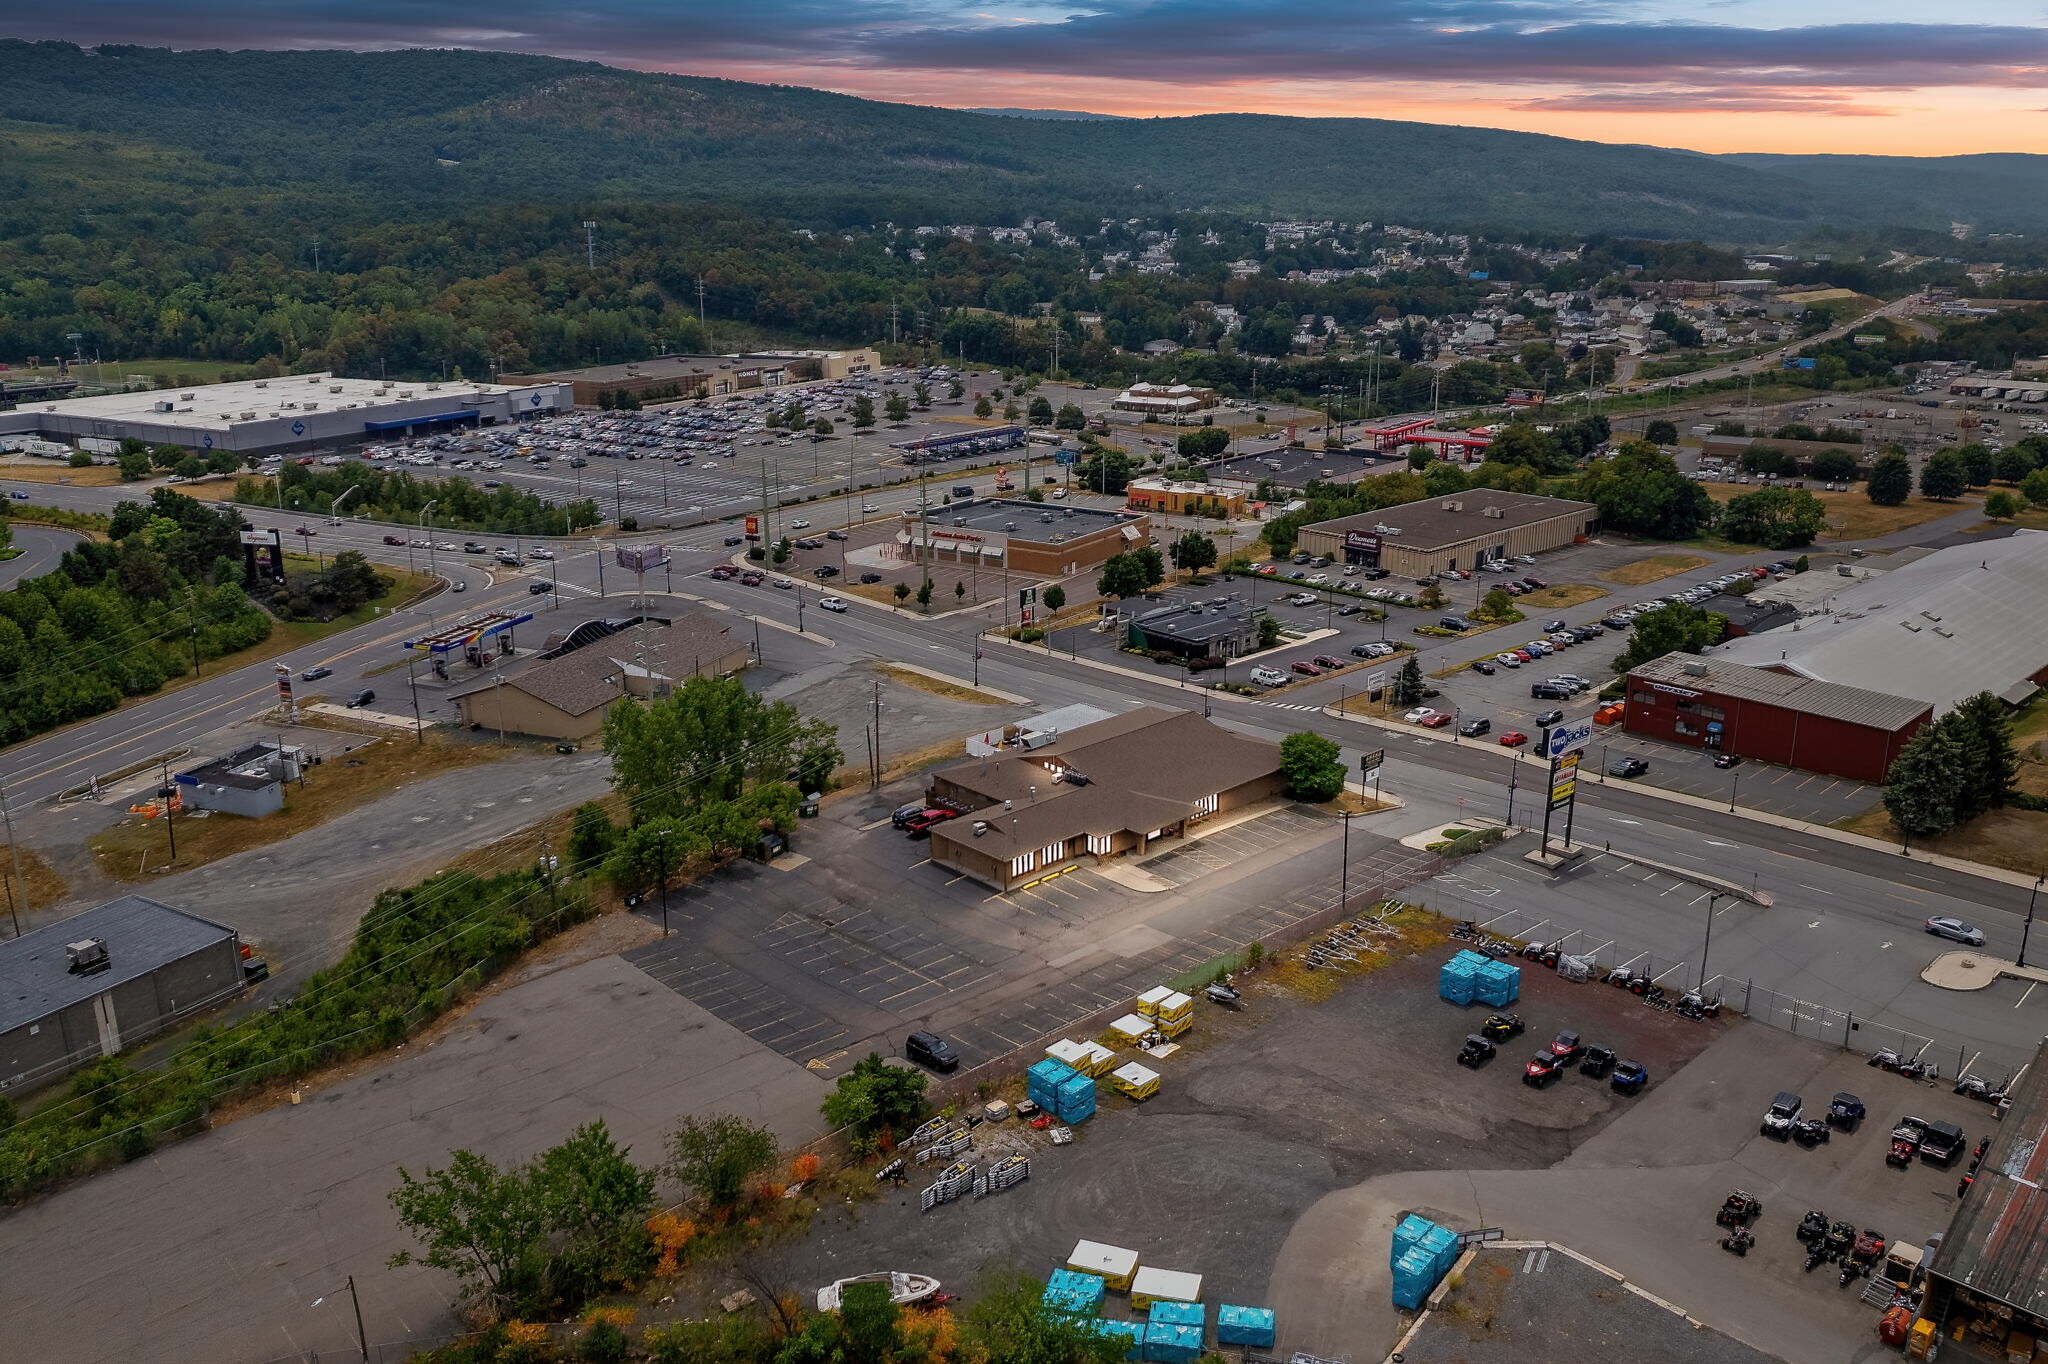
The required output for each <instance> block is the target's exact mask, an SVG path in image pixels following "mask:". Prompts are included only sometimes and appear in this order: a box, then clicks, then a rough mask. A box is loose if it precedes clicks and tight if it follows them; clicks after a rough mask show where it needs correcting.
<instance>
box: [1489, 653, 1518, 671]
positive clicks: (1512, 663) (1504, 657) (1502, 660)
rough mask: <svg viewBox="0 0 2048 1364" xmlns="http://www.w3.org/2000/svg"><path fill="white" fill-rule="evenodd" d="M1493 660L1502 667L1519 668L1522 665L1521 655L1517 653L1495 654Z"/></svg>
mask: <svg viewBox="0 0 2048 1364" xmlns="http://www.w3.org/2000/svg"><path fill="white" fill-rule="evenodd" d="M1493 661H1494V662H1496V663H1498V664H1500V665H1501V666H1502V667H1503V668H1519V667H1521V666H1522V656H1521V655H1520V654H1518V653H1500V654H1495V655H1494V656H1493Z"/></svg>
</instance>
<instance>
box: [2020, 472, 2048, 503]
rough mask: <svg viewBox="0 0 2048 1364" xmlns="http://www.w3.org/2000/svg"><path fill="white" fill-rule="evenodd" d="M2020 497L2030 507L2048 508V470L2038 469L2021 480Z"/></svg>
mask: <svg viewBox="0 0 2048 1364" xmlns="http://www.w3.org/2000/svg"><path fill="white" fill-rule="evenodd" d="M2020 496H2021V497H2024V498H2026V499H2027V502H2028V504H2029V505H2030V506H2035V507H2048V468H2044V469H2036V470H2034V472H2032V473H2030V474H2028V475H2027V476H2026V477H2025V478H2023V479H2021V480H2020Z"/></svg>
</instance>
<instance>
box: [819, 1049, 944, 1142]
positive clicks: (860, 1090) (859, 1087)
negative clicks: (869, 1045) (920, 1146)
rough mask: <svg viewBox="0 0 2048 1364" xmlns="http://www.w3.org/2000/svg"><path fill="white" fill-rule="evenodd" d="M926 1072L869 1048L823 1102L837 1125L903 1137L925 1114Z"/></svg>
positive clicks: (830, 1120) (867, 1133)
mask: <svg viewBox="0 0 2048 1364" xmlns="http://www.w3.org/2000/svg"><path fill="white" fill-rule="evenodd" d="M924 1090H925V1076H924V1072H923V1071H921V1070H912V1069H911V1068H910V1067H908V1066H892V1065H890V1064H889V1063H888V1062H886V1061H884V1060H883V1059H882V1058H881V1056H880V1055H879V1054H878V1053H875V1052H869V1053H868V1054H867V1055H866V1056H864V1057H862V1058H861V1059H860V1060H858V1061H856V1062H854V1064H853V1068H852V1069H851V1070H849V1071H847V1072H846V1074H844V1075H842V1076H840V1077H839V1082H838V1083H837V1084H836V1085H834V1086H833V1087H832V1092H831V1093H830V1094H827V1095H826V1096H825V1101H824V1103H823V1104H822V1105H820V1109H821V1111H822V1112H823V1113H824V1115H825V1121H826V1122H827V1123H829V1124H831V1126H832V1127H833V1128H835V1129H837V1128H841V1127H850V1128H852V1129H853V1130H854V1131H855V1132H858V1133H860V1134H861V1135H863V1136H875V1135H877V1134H879V1133H881V1132H884V1131H888V1132H893V1133H895V1134H896V1136H897V1137H898V1138H899V1139H900V1138H901V1137H903V1136H904V1135H905V1134H907V1133H908V1132H909V1131H910V1130H911V1129H912V1128H913V1127H915V1126H916V1125H917V1120H918V1119H919V1118H920V1117H922V1116H923V1115H924Z"/></svg>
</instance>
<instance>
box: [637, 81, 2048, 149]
mask: <svg viewBox="0 0 2048 1364" xmlns="http://www.w3.org/2000/svg"><path fill="white" fill-rule="evenodd" d="M642 69H647V70H667V69H672V68H668V67H663V66H657V65H655V64H652V63H648V64H644V65H642ZM686 74H693V75H700V76H720V77H725V78H727V79H731V80H743V81H758V82H767V83H773V84H780V85H803V86H811V87H814V88H817V89H823V90H831V91H836V92H837V93H840V94H846V95H855V96H858V97H860V98H863V99H873V100H882V101H886V102H889V103H894V104H920V105H937V106H941V107H947V108H967V107H979V108H1021V109H1082V110H1087V111H1090V112H1092V113H1099V114H1120V115H1123V116H1125V117H1127V118H1171V117H1183V116H1187V115H1194V114H1222V113H1254V114H1282V115H1289V116H1293V117H1299V118H1383V119H1394V120H1400V121H1405V122H1417V123H1435V124H1448V125H1461V126H1465V127H1477V128H1501V129H1507V130H1510V131H1516V132H1528V133H1545V134H1549V135H1552V136H1556V137H1568V138H1575V139H1580V140H1584V141H1589V142H1612V143H1644V144H1648V145H1653V146H1659V147H1679V148H1686V149H1689V150H1692V151H1700V152H1710V153H1712V152H1782V153H1795V154H1796V153H1819V152H1833V153H1854V154H1864V155H1877V156H1950V155H1962V154H1968V153H1973V152H2041V151H2048V108H2042V107H2038V106H2035V107H2030V106H2029V105H2027V104H2026V103H2025V101H2026V100H2027V98H2028V97H2027V96H2026V95H2024V94H2023V93H2022V92H2018V91H2013V90H2000V89H1989V88H1954V87H1944V88H1938V89H1887V90H1860V89H1843V90H1832V89H1814V88H1805V89H1796V90H1790V91H1782V92H1781V91H1759V92H1757V93H1758V95H1759V96H1760V97H1764V98H1769V97H1772V96H1778V97H1781V98H1785V99H1786V100H1787V102H1788V103H1791V104H1794V105H1795V106H1796V105H1797V104H1799V103H1801V102H1807V103H1812V104H1814V105H1815V106H1816V107H1814V108H1799V107H1793V108H1790V109H1786V110H1777V111H1767V112H1754V111H1747V110H1740V109H1717V108H1713V107H1711V106H1708V107H1704V108H1684V107H1672V108H1668V109H1660V108H1655V107H1648V108H1621V109H1596V110H1573V109H1550V108H1543V107H1540V102H1541V101H1546V100H1558V99H1564V98H1569V97H1570V96H1572V95H1573V94H1574V93H1576V92H1574V91H1573V90H1571V89H1569V88H1566V87H1559V86H1540V85H1527V86H1490V87H1485V88H1481V87H1478V86H1476V85H1470V84H1459V83H1443V84H1435V85H1431V84H1425V83H1419V82H1418V83H1413V84H1410V83H1396V82H1384V81H1382V82H1374V83H1371V84H1364V83H1361V84H1360V85H1358V86H1355V87H1342V86H1338V85H1335V84H1333V83H1331V82H1309V81H1303V82H1286V81H1259V82H1241V83H1236V84H1230V83H1222V82H1209V83H1206V84H1203V85H1199V86H1180V85H1173V84H1169V83H1166V82H1163V81H1162V82H1158V83H1152V82H1145V81H1126V80H1112V79H1106V78H1102V77H1090V76H1065V75H1060V74H1046V75H1040V74H1035V73H1024V72H1019V73H1015V74H1006V73H1001V72H947V71H923V70H893V71H880V70H871V69H867V68H860V67H849V66H837V65H818V66H808V67H786V66H777V67H769V66H767V65H765V64H755V63H728V64H722V65H718V64H711V65H706V64H693V65H692V66H691V68H690V69H689V71H688V72H687V73H686ZM1677 98H1678V99H1679V100H1681V101H1682V95H1681V96H1679V97H1677ZM1647 102H1648V103H1650V104H1654V102H1655V101H1654V93H1653V92H1652V97H1651V98H1650V99H1649V100H1648V101H1647ZM1531 105H1536V106H1537V107H1530V106H1531Z"/></svg>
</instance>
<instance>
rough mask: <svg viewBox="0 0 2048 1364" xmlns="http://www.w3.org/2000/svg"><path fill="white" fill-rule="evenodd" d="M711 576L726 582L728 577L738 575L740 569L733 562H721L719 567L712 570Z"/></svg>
mask: <svg viewBox="0 0 2048 1364" xmlns="http://www.w3.org/2000/svg"><path fill="white" fill-rule="evenodd" d="M710 576H711V577H713V578H716V579H717V580H718V581H719V582H724V581H725V580H726V579H728V578H735V577H738V576H739V570H738V569H736V568H734V567H733V566H732V565H731V564H720V565H719V566H718V567H717V568H714V569H712V570H711V573H710Z"/></svg>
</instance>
